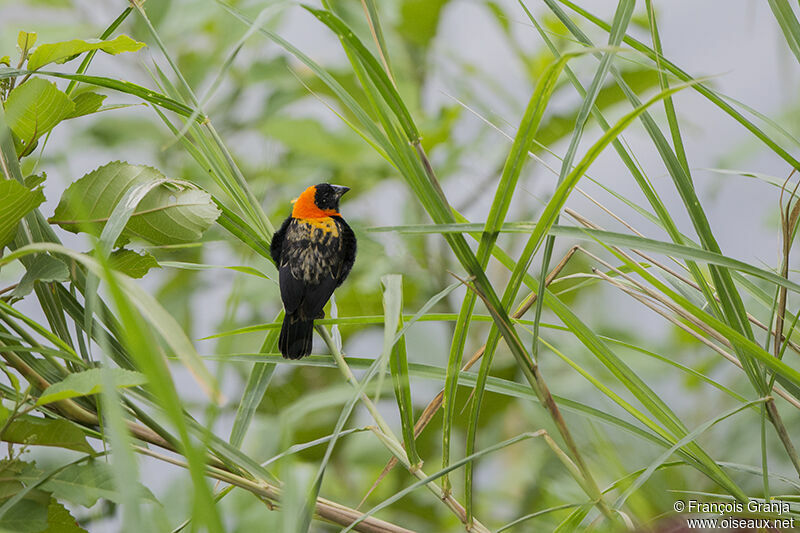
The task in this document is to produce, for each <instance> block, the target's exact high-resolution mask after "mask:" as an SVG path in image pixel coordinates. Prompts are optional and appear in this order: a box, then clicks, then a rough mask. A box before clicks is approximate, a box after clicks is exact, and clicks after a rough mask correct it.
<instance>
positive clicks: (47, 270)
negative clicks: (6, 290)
mask: <svg viewBox="0 0 800 533" xmlns="http://www.w3.org/2000/svg"><path fill="white" fill-rule="evenodd" d="M67 279H69V269H68V268H67V265H66V264H65V263H64V261H62V260H61V259H57V258H55V257H53V256H51V255H47V254H39V255H38V256H37V257H36V259H34V260H33V262H32V263H31V264H30V265H29V266H28V270H27V271H26V272H25V275H24V276H22V279H21V280H20V282H19V285H17V288H16V289H14V292H12V293H11V296H13V297H14V298H22V297H23V296H26V295H27V294H30V292H31V291H32V290H33V285H34V283H35V282H37V281H41V282H45V283H46V282H49V281H66V280H67Z"/></svg>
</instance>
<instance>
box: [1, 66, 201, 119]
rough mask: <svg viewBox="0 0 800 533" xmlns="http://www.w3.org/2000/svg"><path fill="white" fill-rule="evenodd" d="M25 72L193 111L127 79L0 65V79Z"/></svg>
mask: <svg viewBox="0 0 800 533" xmlns="http://www.w3.org/2000/svg"><path fill="white" fill-rule="evenodd" d="M27 74H36V75H37V76H51V77H54V78H62V79H65V80H71V81H75V82H79V83H86V84H88V85H94V86H96V87H105V88H106V89H111V90H113V91H117V92H121V93H125V94H129V95H131V96H135V97H137V98H140V99H142V100H144V101H145V102H150V103H151V104H153V105H157V106H159V107H162V108H164V109H167V110H169V111H172V112H174V113H177V114H178V115H181V116H183V117H191V116H192V114H193V113H194V110H193V109H192V108H190V107H189V106H186V105H184V104H182V103H180V102H177V101H175V100H173V99H172V98H168V97H166V96H164V95H163V94H160V93H157V92H155V91H153V90H151V89H148V88H146V87H142V86H141V85H137V84H135V83H131V82H129V81H122V80H115V79H113V78H107V77H104V76H89V75H86V74H67V73H64V72H52V71H47V70H37V71H36V72H35V73H34V72H31V71H27V70H20V69H13V68H6V67H0V80H2V79H6V78H11V77H17V76H25V75H27ZM204 120H206V117H204V116H202V115H201V116H200V117H198V119H197V121H198V122H203V121H204Z"/></svg>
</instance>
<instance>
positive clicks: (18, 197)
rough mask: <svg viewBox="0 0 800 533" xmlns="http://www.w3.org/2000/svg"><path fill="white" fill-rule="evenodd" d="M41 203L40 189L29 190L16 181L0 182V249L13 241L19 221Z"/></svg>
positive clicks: (42, 197) (42, 198) (42, 195)
mask: <svg viewBox="0 0 800 533" xmlns="http://www.w3.org/2000/svg"><path fill="white" fill-rule="evenodd" d="M42 202H44V193H42V190H41V189H35V190H30V189H27V188H26V187H25V186H23V185H21V184H19V183H17V182H16V181H11V180H5V181H0V249H2V247H3V246H5V245H7V244H8V243H9V242H11V241H12V240H13V239H14V235H16V233H17V226H18V225H19V222H20V220H22V218H23V217H24V216H25V215H27V214H28V213H29V212H30V211H32V210H33V209H35V208H37V207H38V206H39V204H41V203H42Z"/></svg>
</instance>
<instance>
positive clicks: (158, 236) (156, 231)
mask: <svg viewBox="0 0 800 533" xmlns="http://www.w3.org/2000/svg"><path fill="white" fill-rule="evenodd" d="M154 180H161V181H163V183H161V184H160V185H158V186H157V187H155V188H154V189H153V190H151V191H150V192H149V193H148V194H147V196H145V197H144V199H143V200H142V201H141V202H140V203H139V205H138V207H137V208H136V211H135V212H134V214H133V215H132V216H131V218H130V220H129V221H128V223H127V225H126V226H125V229H124V231H123V232H122V237H123V238H133V237H136V238H139V239H143V240H145V241H148V242H151V243H153V244H157V245H165V244H178V243H185V242H193V241H196V240H198V239H199V238H200V237H201V236H202V234H203V232H205V231H206V230H207V229H208V228H209V226H211V224H213V223H214V221H215V220H216V219H217V216H219V209H218V208H217V206H216V205H215V204H214V203H213V201H212V200H211V195H209V194H208V193H207V192H205V191H201V190H199V189H195V188H193V187H191V186H189V184H187V183H186V182H177V181H171V180H168V179H167V178H166V177H165V176H164V175H163V174H161V172H159V171H158V170H156V169H154V168H151V167H146V166H142V165H131V164H128V163H124V162H120V161H115V162H113V163H109V164H107V165H105V166H102V167H100V168H98V169H97V170H94V171H92V172H90V173H88V174H86V175H85V176H83V177H82V178H81V179H79V180H78V181H76V182H75V183H73V184H72V185H70V186H69V188H68V189H67V190H66V191H64V194H63V196H62V197H61V201H60V202H59V204H58V207H56V211H55V214H54V215H53V218H52V219H51V220H50V222H51V223H54V224H58V225H59V226H61V227H62V228H64V229H66V230H68V231H72V232H75V233H77V232H79V231H89V232H90V233H92V234H94V235H98V236H99V235H100V233H101V232H102V229H103V226H104V225H105V223H106V222H107V221H108V218H109V217H110V216H111V213H112V211H113V210H114V207H115V206H116V205H117V203H119V201H120V200H121V199H122V197H123V196H124V195H125V193H126V192H127V191H128V189H130V188H131V187H134V186H138V185H141V184H144V183H147V182H151V181H154Z"/></svg>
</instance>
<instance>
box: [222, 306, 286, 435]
mask: <svg viewBox="0 0 800 533" xmlns="http://www.w3.org/2000/svg"><path fill="white" fill-rule="evenodd" d="M282 316H283V311H281V312H280V313H279V314H278V317H277V318H276V321H277V320H281V318H282ZM279 335H280V330H278V329H273V330H272V331H270V332H269V333H268V334H267V336H266V337H265V338H264V342H263V344H262V345H261V351H262V352H271V351H274V350H275V349H276V347H277V346H278V336H279ZM275 366H276V365H275V364H274V363H255V364H253V368H252V369H251V370H250V375H249V376H248V378H247V385H245V388H244V392H243V393H242V399H241V400H240V401H239V405H238V407H237V408H236V417H235V418H234V419H233V428H232V429H231V436H230V439H229V442H230V443H231V445H232V446H235V447H237V448H240V447H241V446H242V442H244V436H245V434H246V433H247V429H248V428H249V427H250V423H251V422H252V420H253V416H254V415H255V412H256V409H257V408H258V405H259V404H260V403H261V400H262V399H263V398H264V393H265V392H266V391H267V387H269V383H270V381H272V376H273V374H274V373H275Z"/></svg>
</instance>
